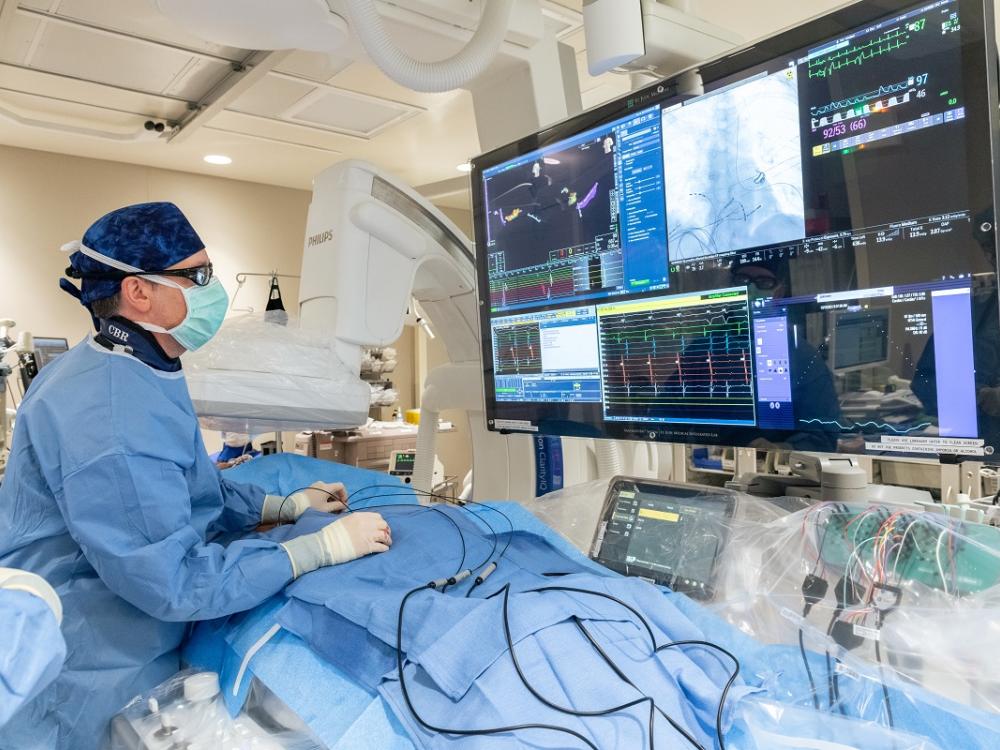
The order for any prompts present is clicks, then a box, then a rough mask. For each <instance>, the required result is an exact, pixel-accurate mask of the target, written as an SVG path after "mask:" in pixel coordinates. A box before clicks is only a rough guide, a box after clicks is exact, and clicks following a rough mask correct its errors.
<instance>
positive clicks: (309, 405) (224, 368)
mask: <svg viewBox="0 0 1000 750" xmlns="http://www.w3.org/2000/svg"><path fill="white" fill-rule="evenodd" d="M272 314H273V313H272ZM266 315H268V314H267V313H265V314H263V315H262V314H251V315H243V316H239V317H234V318H230V319H228V320H227V321H226V322H225V324H224V325H223V326H222V329H221V330H220V331H219V333H218V335H217V336H216V337H215V338H214V339H213V340H212V341H211V342H209V343H208V344H207V345H206V346H205V347H203V348H202V349H200V350H199V351H197V352H193V353H190V354H187V355H185V356H184V369H185V372H186V373H187V382H188V388H189V390H190V392H191V400H192V401H193V402H194V408H195V412H196V413H197V414H198V416H199V417H201V419H202V424H203V425H204V426H205V427H207V428H209V429H215V430H227V431H231V432H250V433H260V432H273V431H277V430H287V431H299V430H309V429H342V428H346V427H356V426H357V425H360V424H364V422H365V421H366V419H367V418H368V408H369V403H370V400H371V389H370V388H369V386H368V384H367V383H365V382H364V381H362V380H361V379H360V378H359V377H358V375H357V373H354V372H351V371H350V370H349V369H348V368H347V367H346V366H345V365H344V364H343V362H341V361H340V359H339V358H338V357H337V355H336V353H335V352H334V349H333V344H332V339H331V338H329V337H327V336H325V335H323V334H321V333H317V332H315V331H307V330H303V329H301V328H299V327H298V321H297V320H295V319H291V320H289V321H288V324H287V325H281V324H277V323H274V322H270V321H269V320H267V319H266V317H265V316H266Z"/></svg>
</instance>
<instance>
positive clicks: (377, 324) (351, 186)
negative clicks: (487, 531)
mask: <svg viewBox="0 0 1000 750" xmlns="http://www.w3.org/2000/svg"><path fill="white" fill-rule="evenodd" d="M412 300H416V301H417V302H418V303H419V305H420V308H421V309H422V310H423V312H424V314H425V316H426V318H427V320H428V322H429V323H430V325H431V327H432V328H433V330H434V332H435V334H436V335H437V336H438V337H440V338H441V340H442V342H443V344H444V346H445V349H446V351H447V353H448V358H449V360H450V363H449V364H446V365H443V366H441V367H438V368H437V369H435V370H434V371H432V372H431V373H429V374H428V376H427V379H426V382H425V386H424V391H423V394H422V397H421V403H420V406H421V420H420V431H419V434H418V437H417V459H416V466H415V469H414V476H413V484H414V487H415V488H416V489H418V490H425V491H429V490H430V489H431V486H430V485H431V475H432V472H433V467H434V455H435V451H434V445H435V439H436V431H437V422H438V419H437V417H438V414H439V413H440V411H441V410H442V409H445V408H453V409H463V410H464V411H465V413H466V414H467V415H468V421H469V424H468V429H469V434H470V436H471V439H472V449H473V482H474V485H473V497H474V498H475V499H478V500H484V499H485V500H490V499H492V500H497V499H518V500H523V499H528V498H531V497H533V496H534V470H533V468H534V457H533V451H532V446H531V441H530V438H528V437H525V436H513V435H511V436H504V435H500V434H497V433H494V432H490V431H488V430H487V429H486V419H485V405H484V401H483V384H482V375H483V373H482V353H481V350H480V339H479V303H478V301H477V298H476V280H475V256H474V255H473V251H472V248H471V246H470V243H469V241H468V240H467V239H466V238H465V237H464V235H463V234H462V232H461V231H460V230H459V229H458V228H457V227H455V225H454V224H452V222H451V221H449V220H448V218H447V217H445V216H444V215H443V214H442V213H441V212H440V211H438V210H437V209H436V208H434V206H432V205H431V204H430V203H429V202H428V201H427V200H426V199H425V198H423V197H421V196H420V195H419V194H418V193H416V192H415V191H414V190H412V189H411V188H410V187H408V186H407V185H405V184H403V183H401V182H399V181H398V180H396V179H395V178H393V177H391V176H390V175H388V174H386V173H384V172H382V171H381V170H379V169H378V168H377V167H375V166H374V165H372V164H368V163H366V162H361V161H344V162H341V163H339V164H336V165H334V166H333V167H330V168H329V169H327V170H326V171H324V172H323V173H321V174H320V175H319V176H318V177H317V178H316V179H315V180H314V182H313V197H312V203H311V204H310V207H309V218H308V222H307V231H306V241H305V250H304V253H303V258H302V280H301V284H300V287H299V306H300V316H301V325H302V327H303V328H306V329H312V330H315V331H325V332H327V333H328V334H329V335H332V337H333V339H334V347H335V349H336V352H337V354H338V356H339V357H340V359H341V360H342V361H343V362H344V364H345V365H347V367H348V369H350V370H351V371H353V372H355V373H357V372H359V370H360V363H361V349H362V347H364V346H385V345H388V344H391V343H393V342H394V341H396V339H398V338H399V336H400V334H401V333H402V331H403V326H404V323H405V319H406V313H407V310H408V309H409V307H410V306H411V302H412Z"/></svg>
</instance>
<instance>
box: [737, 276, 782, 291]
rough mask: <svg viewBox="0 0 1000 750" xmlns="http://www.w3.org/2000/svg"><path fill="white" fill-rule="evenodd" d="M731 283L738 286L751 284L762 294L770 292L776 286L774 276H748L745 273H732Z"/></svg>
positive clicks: (776, 281)
mask: <svg viewBox="0 0 1000 750" xmlns="http://www.w3.org/2000/svg"><path fill="white" fill-rule="evenodd" d="M733 281H734V282H735V283H736V284H737V285H738V286H750V285H751V284H752V285H753V286H755V287H757V288H758V289H760V290H761V291H762V292H770V291H771V290H772V289H774V288H775V287H777V286H778V280H777V279H776V278H775V277H774V276H749V275H747V274H745V273H734V274H733Z"/></svg>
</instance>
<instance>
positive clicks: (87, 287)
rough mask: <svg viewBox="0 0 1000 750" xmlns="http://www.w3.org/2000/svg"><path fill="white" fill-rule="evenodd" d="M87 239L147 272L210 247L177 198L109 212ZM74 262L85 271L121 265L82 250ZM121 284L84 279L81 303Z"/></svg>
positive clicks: (105, 252)
mask: <svg viewBox="0 0 1000 750" xmlns="http://www.w3.org/2000/svg"><path fill="white" fill-rule="evenodd" d="M82 244H83V245H85V246H86V247H89V248H91V249H92V250H96V251H97V252H99V253H100V254H101V255H106V256H107V257H109V258H113V259H114V260H117V261H121V262H122V263H126V264H128V265H130V266H133V267H134V268H141V269H142V270H144V271H163V270H166V269H167V268H169V267H170V266H172V265H174V264H176V263H180V262H181V261H182V260H184V259H185V258H189V257H191V256H192V255H194V254H195V253H197V252H199V251H200V250H203V249H204V248H205V243H204V242H202V240H201V237H199V236H198V233H197V232H196V231H195V230H194V227H192V226H191V223H190V222H189V221H188V220H187V217H185V216H184V214H183V213H182V212H181V210H180V209H179V208H178V207H177V206H175V205H174V204H173V203H139V204H136V205H133V206H125V207H124V208H119V209H117V210H115V211H112V212H111V213H109V214H105V215H104V216H102V217H101V218H100V219H98V220H97V221H95V222H94V223H93V224H92V225H91V226H90V228H89V229H88V230H87V231H86V232H85V233H84V235H83V240H82ZM70 263H72V265H73V268H75V269H76V270H77V271H79V272H80V273H82V274H87V273H106V272H108V271H114V270H115V269H113V268H110V267H109V266H106V265H104V264H103V263H101V262H100V261H99V260H97V259H95V258H90V257H88V256H86V255H84V254H83V253H79V252H77V253H73V254H72V255H71V256H70ZM66 283H67V284H68V283H69V282H66ZM63 288H65V285H64V286H63ZM120 288H121V280H114V279H84V280H83V283H82V285H81V289H80V291H81V296H80V302H82V303H83V304H84V305H89V304H90V303H91V302H94V301H96V300H99V299H104V298H106V297H111V296H113V295H115V294H117V293H118V290H119V289H120Z"/></svg>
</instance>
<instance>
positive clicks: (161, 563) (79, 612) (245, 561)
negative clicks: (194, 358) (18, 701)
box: [0, 339, 292, 750]
mask: <svg viewBox="0 0 1000 750" xmlns="http://www.w3.org/2000/svg"><path fill="white" fill-rule="evenodd" d="M263 500H264V491H263V490H262V489H260V488H259V487H255V486H252V485H245V484H240V483H237V482H236V481H233V480H232V479H225V478H223V477H222V476H221V475H220V473H219V471H218V470H217V469H216V468H215V465H214V464H213V463H212V462H211V461H210V459H209V458H208V453H207V452H206V450H205V446H204V444H203V443H202V439H201V432H200V430H199V428H198V422H197V419H196V418H195V415H194V411H193V409H192V406H191V400H190V397H189V396H188V391H187V386H186V384H185V382H184V379H183V375H182V374H181V373H179V372H178V373H166V372H160V371H158V370H155V369H153V368H152V367H149V366H147V365H146V364H143V363H142V362H140V361H138V360H137V359H135V358H133V357H131V356H128V355H126V354H119V353H115V352H112V351H109V350H107V349H104V348H102V347H100V346H98V345H97V344H95V343H93V341H92V340H90V339H87V340H85V341H84V342H82V343H81V344H79V345H77V346H75V347H74V348H73V349H71V350H70V351H69V352H68V353H66V354H64V355H63V356H61V357H60V358H59V359H58V360H56V361H55V362H53V363H52V364H50V365H49V366H48V367H46V368H45V369H44V370H42V372H41V374H40V375H39V376H38V378H37V379H36V380H35V381H34V382H33V383H32V386H31V389H30V390H29V392H28V394H27V396H26V397H25V399H24V401H23V403H22V404H21V407H20V409H19V410H18V419H17V425H16V428H15V431H14V437H13V441H12V451H11V456H10V459H9V461H8V464H7V472H6V476H5V477H4V481H3V486H2V488H0V565H4V566H9V567H15V568H22V569H25V570H29V571H32V572H34V573H38V574H39V575H42V576H43V577H44V578H46V579H47V580H48V581H49V583H51V584H52V586H53V587H54V588H55V589H56V591H57V593H58V594H59V596H60V597H61V599H62V603H63V608H64V612H65V619H64V627H63V633H64V635H65V637H66V642H67V647H68V654H67V659H66V667H65V669H64V671H63V672H62V674H61V675H60V676H59V678H58V679H57V680H56V682H55V683H54V684H53V685H52V686H50V687H49V688H48V689H47V690H45V691H44V692H42V693H41V694H40V695H39V696H38V697H37V698H35V699H34V700H33V701H31V702H30V703H29V704H27V705H26V706H24V707H23V708H22V709H21V710H20V711H18V712H17V714H15V716H14V717H13V718H12V719H11V721H10V723H9V724H8V725H7V727H6V728H5V729H4V731H3V732H2V733H0V748H4V749H6V748H17V750H31V749H32V748H42V747H44V748H72V749H73V750H89V749H90V748H94V747H97V746H98V744H99V743H100V741H101V739H102V737H103V736H104V733H105V731H106V727H107V724H108V721H109V719H110V718H111V717H112V716H113V715H114V714H115V713H116V712H117V711H118V710H119V709H121V707H122V706H123V704H124V703H125V702H126V701H127V700H129V699H130V698H131V697H133V696H134V695H136V694H137V693H139V692H142V691H144V690H147V689H149V688H151V687H153V686H155V685H157V684H159V683H160V682H162V681H163V680H165V679H166V678H167V677H169V676H170V675H171V674H173V673H174V672H176V671H177V670H178V668H179V656H178V648H179V646H180V644H181V642H182V640H183V638H184V636H185V634H186V632H187V630H188V622H189V621H192V620H204V619H210V618H217V617H220V616H223V615H227V614H230V613H233V612H238V611H242V610H246V609H249V608H252V607H254V606H256V605H258V604H260V603H261V602H263V601H265V600H267V599H268V598H270V597H271V596H273V595H274V594H276V593H278V592H279V591H281V590H282V588H283V587H284V586H285V584H287V583H288V582H289V581H290V580H291V578H292V570H291V564H290V562H289V560H288V556H287V554H286V553H285V551H284V550H283V549H282V548H281V547H280V545H278V544H277V543H275V542H273V541H270V540H267V539H250V540H245V541H244V540H241V541H234V542H232V543H231V544H229V545H228V546H223V545H221V544H216V543H213V542H214V541H215V540H217V539H221V538H222V537H223V535H225V534H233V533H236V532H241V531H246V530H249V529H252V528H254V527H255V526H256V524H257V523H258V522H259V520H260V513H261V507H262V505H263Z"/></svg>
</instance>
